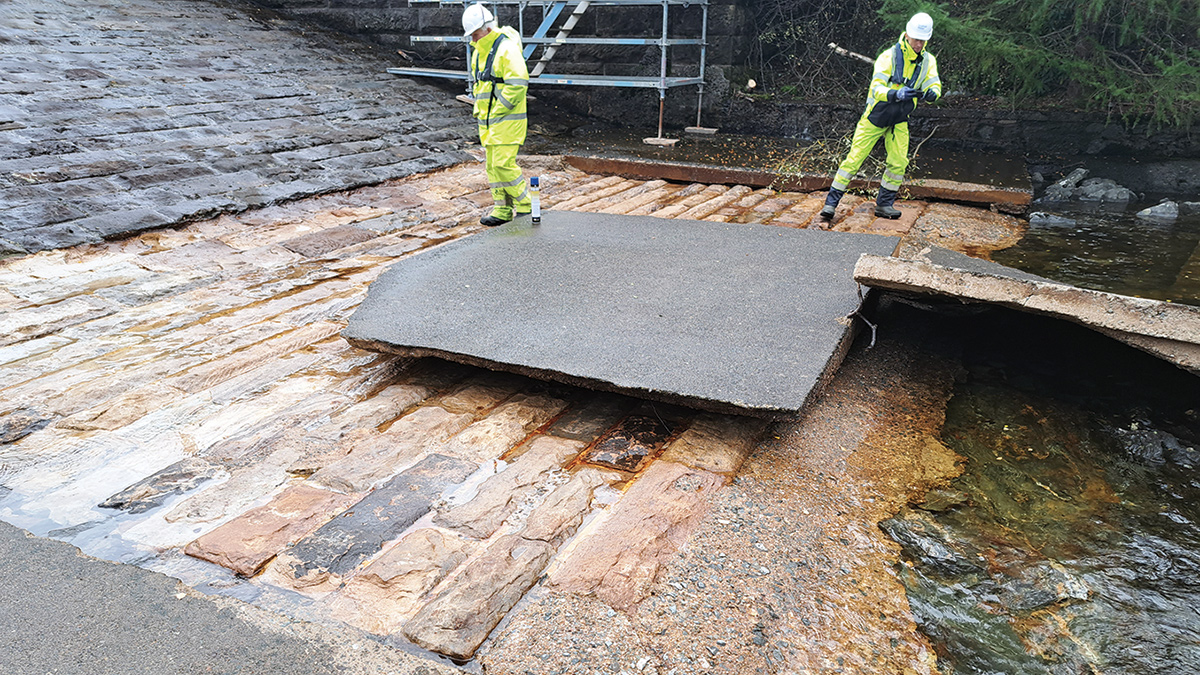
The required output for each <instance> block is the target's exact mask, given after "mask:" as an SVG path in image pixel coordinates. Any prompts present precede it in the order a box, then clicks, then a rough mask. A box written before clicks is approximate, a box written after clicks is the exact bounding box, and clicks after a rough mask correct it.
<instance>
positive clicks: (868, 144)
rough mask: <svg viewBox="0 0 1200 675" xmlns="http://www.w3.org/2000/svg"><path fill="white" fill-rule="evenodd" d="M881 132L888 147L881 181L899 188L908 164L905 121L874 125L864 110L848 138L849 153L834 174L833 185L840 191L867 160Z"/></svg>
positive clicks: (885, 186) (886, 147) (887, 188)
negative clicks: (887, 124) (851, 136)
mask: <svg viewBox="0 0 1200 675" xmlns="http://www.w3.org/2000/svg"><path fill="white" fill-rule="evenodd" d="M880 136H883V147H884V149H885V150H887V162H886V168H884V170H883V179H882V180H880V181H879V183H880V185H882V186H883V188H884V189H886V190H892V191H893V192H896V191H899V190H900V184H901V183H903V182H904V170H905V169H907V168H908V122H901V123H899V124H895V125H893V126H890V127H883V128H880V127H877V126H875V125H874V124H871V122H870V120H868V119H867V116H866V115H865V114H864V115H863V116H862V117H861V118H859V120H858V126H857V127H855V128H854V140H853V141H851V142H850V153H849V154H847V155H846V159H844V160H842V164H841V166H839V167H838V170H837V175H836V176H834V177H833V188H834V189H835V190H840V191H842V192H845V191H846V187H847V186H848V185H850V181H851V180H852V179H853V178H854V174H856V173H858V168H859V167H860V166H862V163H863V162H864V161H866V159H867V155H870V154H871V149H872V148H874V147H875V143H877V142H878V141H879V137H880Z"/></svg>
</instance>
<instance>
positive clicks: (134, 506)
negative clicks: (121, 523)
mask: <svg viewBox="0 0 1200 675" xmlns="http://www.w3.org/2000/svg"><path fill="white" fill-rule="evenodd" d="M222 472H223V469H222V468H221V466H220V465H218V464H214V463H212V462H209V461H207V460H203V459H200V458H197V457H188V458H187V459H182V460H180V461H178V462H175V463H174V464H172V465H170V466H168V467H166V468H165V469H161V470H159V471H157V472H155V473H153V474H151V475H150V476H147V477H146V478H144V479H142V480H140V481H138V482H136V483H134V484H133V485H130V486H129V487H127V488H125V489H124V490H121V491H120V492H118V493H116V494H115V495H113V496H111V497H109V498H108V499H106V500H104V501H103V502H100V504H99V506H101V507H102V508H106V509H121V510H122V511H128V512H129V513H142V512H144V511H149V510H150V509H152V508H154V507H156V506H161V505H162V504H163V502H164V501H165V500H166V499H167V497H170V496H171V495H176V494H183V493H184V492H188V491H190V490H192V489H193V488H195V487H196V486H197V485H199V484H200V483H201V482H203V481H205V480H207V479H209V478H213V477H215V476H217V475H219V474H220V473H222Z"/></svg>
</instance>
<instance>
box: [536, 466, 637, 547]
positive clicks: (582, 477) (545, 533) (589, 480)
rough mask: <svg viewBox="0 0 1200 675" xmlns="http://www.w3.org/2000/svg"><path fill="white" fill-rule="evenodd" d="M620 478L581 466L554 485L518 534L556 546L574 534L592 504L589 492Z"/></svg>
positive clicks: (607, 472)
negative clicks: (566, 479) (562, 481)
mask: <svg viewBox="0 0 1200 675" xmlns="http://www.w3.org/2000/svg"><path fill="white" fill-rule="evenodd" d="M619 480H621V474H619V473H617V472H615V471H601V470H598V469H592V468H585V469H581V470H580V471H579V472H578V473H576V474H575V475H574V476H572V477H571V480H569V481H567V482H566V483H565V484H563V485H560V486H558V487H557V488H555V489H554V491H553V492H551V493H550V494H549V495H547V496H546V499H545V500H543V501H542V503H541V504H538V506H537V508H535V509H534V510H533V512H532V513H530V514H529V519H528V520H526V521H525V529H523V530H521V536H522V537H524V538H526V539H536V540H538V541H544V542H546V543H549V544H553V545H555V546H557V545H558V544H560V543H562V542H563V541H565V540H566V539H569V538H570V537H571V536H572V535H574V534H575V531H576V530H577V529H578V528H579V525H580V523H582V522H583V517H584V516H585V515H587V512H588V509H589V508H590V507H591V504H592V494H593V493H594V492H595V491H596V488H598V487H600V486H601V485H612V484H613V483H616V482H617V481H619Z"/></svg>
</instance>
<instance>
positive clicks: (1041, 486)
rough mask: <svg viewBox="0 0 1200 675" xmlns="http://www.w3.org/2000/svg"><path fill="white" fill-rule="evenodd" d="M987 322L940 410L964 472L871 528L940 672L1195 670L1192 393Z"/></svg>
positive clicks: (1133, 357)
mask: <svg viewBox="0 0 1200 675" xmlns="http://www.w3.org/2000/svg"><path fill="white" fill-rule="evenodd" d="M994 317H997V318H993V319H988V318H984V319H983V320H980V321H978V323H974V324H971V325H967V324H964V326H963V329H964V331H967V332H969V335H968V336H967V338H966V342H965V344H967V345H970V346H969V347H968V348H967V350H966V351H967V353H966V354H965V355H964V360H963V364H964V367H965V373H964V375H963V377H962V380H961V381H960V382H959V384H958V385H957V387H956V390H955V395H954V397H953V398H952V399H951V401H950V402H949V404H948V408H947V412H946V423H945V426H944V428H943V436H942V440H943V442H944V443H946V445H947V446H949V447H950V448H952V449H953V450H955V451H956V452H957V453H959V454H960V455H962V456H963V457H964V458H965V459H966V463H965V471H964V473H963V475H962V476H961V477H959V478H958V479H956V480H955V481H954V482H953V484H952V485H951V486H950V488H949V489H947V490H941V491H937V492H935V493H931V494H930V495H928V497H927V499H926V501H925V502H924V503H922V504H916V505H914V506H913V507H912V508H910V509H908V510H906V511H904V512H902V513H900V514H899V515H898V516H897V517H895V518H893V519H890V520H888V521H885V522H884V523H882V524H881V527H882V528H883V529H884V531H885V532H887V533H888V534H889V535H891V536H892V537H893V539H895V540H896V541H897V542H898V543H900V545H901V547H902V548H903V550H904V555H903V558H904V563H903V564H902V565H900V566H898V572H899V576H900V578H901V580H902V582H903V583H904V584H905V587H906V589H907V591H908V595H909V601H910V603H911V606H912V608H913V612H914V614H915V615H916V617H917V621H918V624H919V625H920V626H921V629H922V630H923V631H924V632H925V633H926V634H927V635H928V636H929V637H930V638H931V640H932V641H933V642H934V644H935V646H936V648H937V650H938V653H939V657H940V663H941V666H942V668H943V670H944V671H945V672H952V673H1009V674H1012V673H1085V672H1097V673H1108V674H1111V673H1130V674H1136V673H1193V672H1198V671H1200V611H1198V610H1197V609H1196V608H1197V607H1200V525H1198V524H1200V452H1198V450H1200V379H1197V378H1195V377H1193V376H1190V375H1186V374H1184V373H1182V372H1180V371H1176V370H1174V369H1172V368H1171V367H1169V366H1165V365H1164V364H1161V363H1156V362H1153V361H1151V360H1148V359H1146V358H1143V356H1142V355H1140V354H1134V353H1132V352H1130V351H1129V350H1126V349H1124V348H1119V347H1117V346H1116V345H1115V344H1114V343H1111V342H1109V341H1107V340H1106V339H1104V338H1101V337H1098V336H1094V335H1092V334H1090V333H1088V332H1087V331H1085V330H1082V329H1077V328H1075V327H1073V326H1062V325H1059V326H1054V325H1052V324H1051V323H1050V322H1049V321H1048V320H1043V319H1038V318H1029V319H1026V318H1020V319H1014V318H1013V317H1012V316H1011V315H1007V314H1001V313H995V314H994ZM998 317H1007V318H1005V319H1004V321H1003V322H1001V321H999V320H998ZM1032 335H1037V336H1039V337H1038V340H1037V344H1036V345H1031V344H1030V341H1029V340H1028V339H1023V338H1022V336H1032ZM1031 347H1035V348H1032V349H1031ZM1098 364H1099V365H1103V367H1097V366H1098ZM947 495H949V496H950V497H952V498H947ZM964 500H965V501H964Z"/></svg>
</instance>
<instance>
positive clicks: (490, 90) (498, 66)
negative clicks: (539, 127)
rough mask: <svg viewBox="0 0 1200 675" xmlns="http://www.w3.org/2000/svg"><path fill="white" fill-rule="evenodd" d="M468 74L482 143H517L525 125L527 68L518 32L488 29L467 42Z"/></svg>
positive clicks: (523, 140)
mask: <svg viewBox="0 0 1200 675" xmlns="http://www.w3.org/2000/svg"><path fill="white" fill-rule="evenodd" d="M471 49H472V51H471V64H470V65H471V78H472V79H473V80H474V81H475V84H474V86H473V88H472V89H471V92H472V94H474V97H475V111H474V114H475V119H477V120H479V142H480V143H482V144H483V145H521V144H522V143H524V142H525V130H526V128H527V126H528V124H527V115H526V108H525V94H526V93H527V92H528V91H529V68H528V67H527V66H526V65H525V57H524V56H522V54H521V36H520V35H518V34H517V31H516V30H514V29H513V28H511V27H509V26H504V27H503V28H500V29H499V30H492V31H489V32H488V34H487V35H485V36H483V38H482V39H480V40H479V41H478V42H472V43H471Z"/></svg>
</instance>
